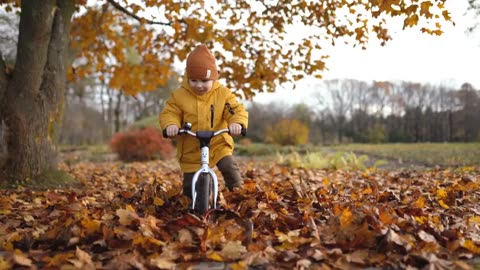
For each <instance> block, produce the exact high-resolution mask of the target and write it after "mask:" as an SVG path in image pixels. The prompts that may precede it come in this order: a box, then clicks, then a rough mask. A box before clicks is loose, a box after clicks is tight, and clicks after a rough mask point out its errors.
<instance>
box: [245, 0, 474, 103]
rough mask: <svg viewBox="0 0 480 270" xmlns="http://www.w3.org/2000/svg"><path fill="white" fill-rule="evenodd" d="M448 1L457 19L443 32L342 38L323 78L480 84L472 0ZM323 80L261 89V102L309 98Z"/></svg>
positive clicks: (449, 84)
mask: <svg viewBox="0 0 480 270" xmlns="http://www.w3.org/2000/svg"><path fill="white" fill-rule="evenodd" d="M446 5H447V7H448V8H449V10H450V11H451V16H452V18H453V20H454V21H455V23H456V25H455V26H452V25H451V24H448V25H445V26H444V27H443V30H444V32H445V33H444V34H443V35H442V36H430V35H427V34H423V33H421V32H420V30H419V29H406V30H401V27H399V30H398V31H395V32H392V33H391V35H392V38H393V40H391V41H389V42H388V43H387V45H386V46H384V47H382V46H380V43H379V42H371V43H370V44H369V45H368V47H367V49H366V50H362V49H361V48H353V47H352V46H347V45H343V44H339V45H336V46H335V48H333V49H332V51H329V54H330V58H329V59H327V68H328V69H329V70H328V71H326V72H325V73H324V79H325V80H329V79H346V78H347V79H358V80H362V81H366V82H371V81H373V80H377V81H384V80H388V81H412V82H422V83H431V84H434V85H441V84H442V85H448V86H452V87H459V86H460V85H461V84H463V83H464V82H469V83H471V84H472V85H473V86H474V87H475V88H476V89H480V73H479V72H478V70H480V29H479V30H477V33H475V34H470V35H469V34H466V33H465V30H466V29H467V28H468V27H470V26H472V25H473V24H474V18H473V16H471V15H472V14H471V13H470V14H468V13H467V15H466V13H465V12H466V11H467V6H468V4H467V0H449V1H447V4H446ZM318 83H319V81H313V80H312V81H305V82H303V83H300V84H299V86H297V90H293V91H292V90H287V89H284V90H280V91H278V92H276V93H274V94H273V93H265V94H258V95H257V96H256V97H255V98H254V100H255V101H256V102H262V103H263V102H269V101H271V100H275V101H278V100H288V101H289V102H288V103H300V102H301V101H303V100H305V99H308V98H309V95H311V93H309V92H310V91H312V90H313V89H311V88H313V87H314V86H315V84H318Z"/></svg>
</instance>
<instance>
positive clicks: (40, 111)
mask: <svg viewBox="0 0 480 270" xmlns="http://www.w3.org/2000/svg"><path fill="white" fill-rule="evenodd" d="M73 12H74V0H58V1H55V0H42V1H38V0H23V1H22V2H21V14H20V28H19V38H18V50H17V60H16V63H15V69H14V71H13V74H12V77H11V78H9V79H7V87H6V92H5V95H4V104H3V105H4V106H2V111H1V113H0V115H1V117H2V118H3V119H4V120H5V123H6V125H7V127H8V130H9V134H10V135H9V136H8V137H7V145H8V151H9V153H8V157H7V161H6V163H5V165H4V166H3V168H1V170H0V172H2V174H3V177H4V179H7V181H11V182H13V181H17V180H25V179H28V178H29V179H35V177H36V176H38V175H39V174H41V173H43V172H45V171H48V170H53V169H56V168H57V151H56V143H57V137H58V130H59V123H60V120H61V116H62V113H63V102H64V92H65V88H66V81H65V80H66V65H65V53H66V50H67V47H68V37H69V32H70V20H71V16H72V14H73Z"/></svg>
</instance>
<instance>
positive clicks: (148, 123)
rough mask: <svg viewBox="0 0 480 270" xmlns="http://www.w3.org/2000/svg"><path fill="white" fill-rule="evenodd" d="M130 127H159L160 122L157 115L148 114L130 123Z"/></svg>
mask: <svg viewBox="0 0 480 270" xmlns="http://www.w3.org/2000/svg"><path fill="white" fill-rule="evenodd" d="M132 127H137V128H142V127H154V128H158V129H160V123H159V122H158V116H150V117H145V118H142V119H140V120H138V121H136V122H135V123H133V124H132Z"/></svg>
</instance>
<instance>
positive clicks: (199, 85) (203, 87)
mask: <svg viewBox="0 0 480 270" xmlns="http://www.w3.org/2000/svg"><path fill="white" fill-rule="evenodd" d="M188 83H189V84H190V87H191V88H192V89H193V91H195V93H196V94H197V95H199V96H201V95H204V94H206V93H207V92H208V91H210V89H212V86H213V80H190V79H189V80H188Z"/></svg>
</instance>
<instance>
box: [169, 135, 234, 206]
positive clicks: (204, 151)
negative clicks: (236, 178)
mask: <svg viewBox="0 0 480 270" xmlns="http://www.w3.org/2000/svg"><path fill="white" fill-rule="evenodd" d="M228 132H229V130H228V128H225V129H221V130H219V131H216V132H214V133H213V136H212V138H213V137H215V136H217V135H220V134H222V133H228ZM178 133H179V134H188V135H190V136H193V137H197V133H195V132H192V131H190V130H187V129H180V130H179V131H178ZM208 145H209V144H208ZM208 145H205V146H202V147H201V148H200V163H201V167H200V169H198V171H196V172H195V174H194V175H193V178H192V209H195V202H196V199H197V190H196V184H197V181H198V177H200V175H201V174H209V175H210V176H211V177H212V181H213V183H212V190H211V191H212V195H213V208H217V198H218V178H217V175H216V174H215V172H214V171H213V170H212V168H210V164H209V160H210V147H209V146H208Z"/></svg>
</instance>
